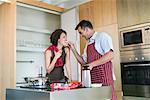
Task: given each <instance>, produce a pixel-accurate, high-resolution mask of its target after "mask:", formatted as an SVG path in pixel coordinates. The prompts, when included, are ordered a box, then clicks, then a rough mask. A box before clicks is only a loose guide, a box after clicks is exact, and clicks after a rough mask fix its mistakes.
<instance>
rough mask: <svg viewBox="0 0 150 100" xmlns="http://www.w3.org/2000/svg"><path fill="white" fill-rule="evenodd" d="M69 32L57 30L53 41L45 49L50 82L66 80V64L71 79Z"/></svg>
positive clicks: (51, 38)
mask: <svg viewBox="0 0 150 100" xmlns="http://www.w3.org/2000/svg"><path fill="white" fill-rule="evenodd" d="M66 35H67V33H66V32H65V31H64V30H62V29H57V30H55V31H54V32H53V33H52V35H51V37H50V41H51V43H52V45H51V46H49V47H48V48H47V49H46V51H45V67H46V72H47V74H46V76H47V77H48V80H49V81H50V82H66V81H67V80H66V77H65V74H64V65H65V68H66V73H67V74H68V75H67V76H68V78H69V80H71V73H70V72H71V67H70V50H69V48H68V47H67V46H68V42H67V36H66Z"/></svg>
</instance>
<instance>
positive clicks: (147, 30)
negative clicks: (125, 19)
mask: <svg viewBox="0 0 150 100" xmlns="http://www.w3.org/2000/svg"><path fill="white" fill-rule="evenodd" d="M119 32H120V35H119V36H120V50H121V51H125V50H135V49H141V48H142V49H144V48H149V47H150V45H149V44H150V23H145V24H140V25H135V26H132V27H126V28H122V29H120V30H119Z"/></svg>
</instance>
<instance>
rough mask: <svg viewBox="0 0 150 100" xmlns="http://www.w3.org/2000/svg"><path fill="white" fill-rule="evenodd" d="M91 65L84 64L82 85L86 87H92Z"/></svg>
mask: <svg viewBox="0 0 150 100" xmlns="http://www.w3.org/2000/svg"><path fill="white" fill-rule="evenodd" d="M88 67H89V66H83V69H82V85H83V86H84V87H91V74H90V69H89V68H88Z"/></svg>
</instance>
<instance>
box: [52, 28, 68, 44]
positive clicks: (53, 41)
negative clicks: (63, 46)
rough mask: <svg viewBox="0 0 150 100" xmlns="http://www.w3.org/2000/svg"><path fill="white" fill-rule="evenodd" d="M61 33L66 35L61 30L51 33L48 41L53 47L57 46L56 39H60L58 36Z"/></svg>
mask: <svg viewBox="0 0 150 100" xmlns="http://www.w3.org/2000/svg"><path fill="white" fill-rule="evenodd" d="M62 33H65V34H67V33H66V31H64V30H63V29H56V30H55V31H54V32H52V34H51V36H50V41H51V43H52V44H53V45H55V46H57V44H58V39H60V35H61V34H62Z"/></svg>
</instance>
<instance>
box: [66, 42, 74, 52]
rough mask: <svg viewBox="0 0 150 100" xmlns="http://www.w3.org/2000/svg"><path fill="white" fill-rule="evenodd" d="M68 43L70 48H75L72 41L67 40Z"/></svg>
mask: <svg viewBox="0 0 150 100" xmlns="http://www.w3.org/2000/svg"><path fill="white" fill-rule="evenodd" d="M68 45H69V47H70V48H71V50H75V46H74V44H73V43H71V42H68Z"/></svg>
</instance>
